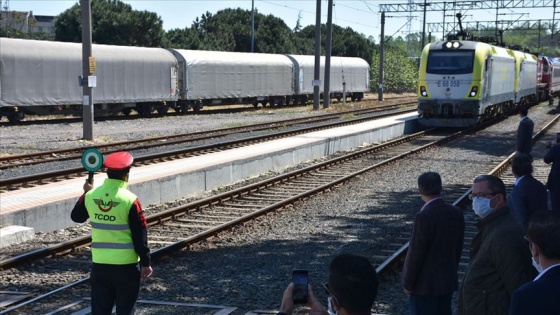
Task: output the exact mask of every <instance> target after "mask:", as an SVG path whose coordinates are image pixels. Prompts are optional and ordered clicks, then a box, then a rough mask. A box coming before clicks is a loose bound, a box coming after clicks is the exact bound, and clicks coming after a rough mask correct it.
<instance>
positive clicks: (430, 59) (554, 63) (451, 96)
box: [417, 40, 560, 127]
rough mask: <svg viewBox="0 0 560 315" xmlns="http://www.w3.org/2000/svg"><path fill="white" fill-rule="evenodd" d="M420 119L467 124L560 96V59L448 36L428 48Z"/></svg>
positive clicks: (443, 124) (421, 70)
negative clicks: (453, 38) (446, 39)
mask: <svg viewBox="0 0 560 315" xmlns="http://www.w3.org/2000/svg"><path fill="white" fill-rule="evenodd" d="M417 94H418V114H419V122H420V123H421V124H422V125H425V126H430V127H467V126H473V125H475V124H477V123H479V122H481V121H483V120H486V119H490V118H493V117H497V116H500V115H508V114H512V113H516V112H517V110H518V107H519V106H521V105H533V104H536V103H538V102H541V101H545V100H549V102H550V103H551V104H552V100H553V98H554V97H558V96H560V62H559V61H558V60H556V59H554V58H549V57H544V56H541V57H537V56H535V55H532V54H529V53H526V52H521V51H516V50H512V49H508V48H503V47H499V46H494V45H490V44H487V43H482V42H476V41H468V40H448V41H441V42H436V43H432V44H428V45H426V46H425V47H424V49H423V51H422V55H421V58H420V68H419V79H418V87H417Z"/></svg>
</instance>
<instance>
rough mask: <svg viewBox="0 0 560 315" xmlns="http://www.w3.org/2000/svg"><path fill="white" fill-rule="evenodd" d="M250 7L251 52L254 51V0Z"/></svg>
mask: <svg viewBox="0 0 560 315" xmlns="http://www.w3.org/2000/svg"><path fill="white" fill-rule="evenodd" d="M252 3H253V5H252V7H251V12H252V13H251V52H255V0H253V1H252Z"/></svg>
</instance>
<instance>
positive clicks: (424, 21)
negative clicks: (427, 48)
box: [420, 0, 429, 52]
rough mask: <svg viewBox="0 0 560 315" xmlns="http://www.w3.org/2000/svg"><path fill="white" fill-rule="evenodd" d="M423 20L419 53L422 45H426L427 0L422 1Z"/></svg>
mask: <svg viewBox="0 0 560 315" xmlns="http://www.w3.org/2000/svg"><path fill="white" fill-rule="evenodd" d="M422 6H423V7H424V19H422V46H421V47H420V52H422V49H424V45H426V7H427V6H429V4H428V3H427V0H424V4H423V5H422Z"/></svg>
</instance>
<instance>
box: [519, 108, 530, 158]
mask: <svg viewBox="0 0 560 315" xmlns="http://www.w3.org/2000/svg"><path fill="white" fill-rule="evenodd" d="M528 111H529V109H528V108H527V106H521V107H519V116H521V121H519V127H517V141H516V148H515V150H516V151H517V152H519V153H525V154H530V153H531V149H532V148H533V129H534V127H535V124H534V123H533V121H532V120H531V119H530V118H529V117H527V113H528Z"/></svg>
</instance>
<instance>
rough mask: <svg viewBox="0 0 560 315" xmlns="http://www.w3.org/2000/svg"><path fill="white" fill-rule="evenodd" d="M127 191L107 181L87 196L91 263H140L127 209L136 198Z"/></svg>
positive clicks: (118, 182) (123, 185) (120, 183)
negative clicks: (133, 241)
mask: <svg viewBox="0 0 560 315" xmlns="http://www.w3.org/2000/svg"><path fill="white" fill-rule="evenodd" d="M127 187H128V183H127V182H125V181H122V180H118V179H111V178H108V179H106V180H105V181H104V182H103V185H101V186H99V187H97V188H95V189H93V190H90V191H89V192H88V193H87V194H86V197H85V206H86V209H87V212H88V214H89V220H90V222H91V239H92V243H91V255H92V260H93V262H94V263H98V264H110V265H125V264H134V263H137V262H138V261H140V257H138V254H137V253H136V251H135V250H134V245H133V243H132V233H131V231H130V227H129V225H128V214H129V212H130V207H131V206H132V204H133V203H134V201H135V200H136V198H137V197H136V195H134V194H133V193H132V192H130V191H129V190H127V189H126V188H127Z"/></svg>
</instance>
